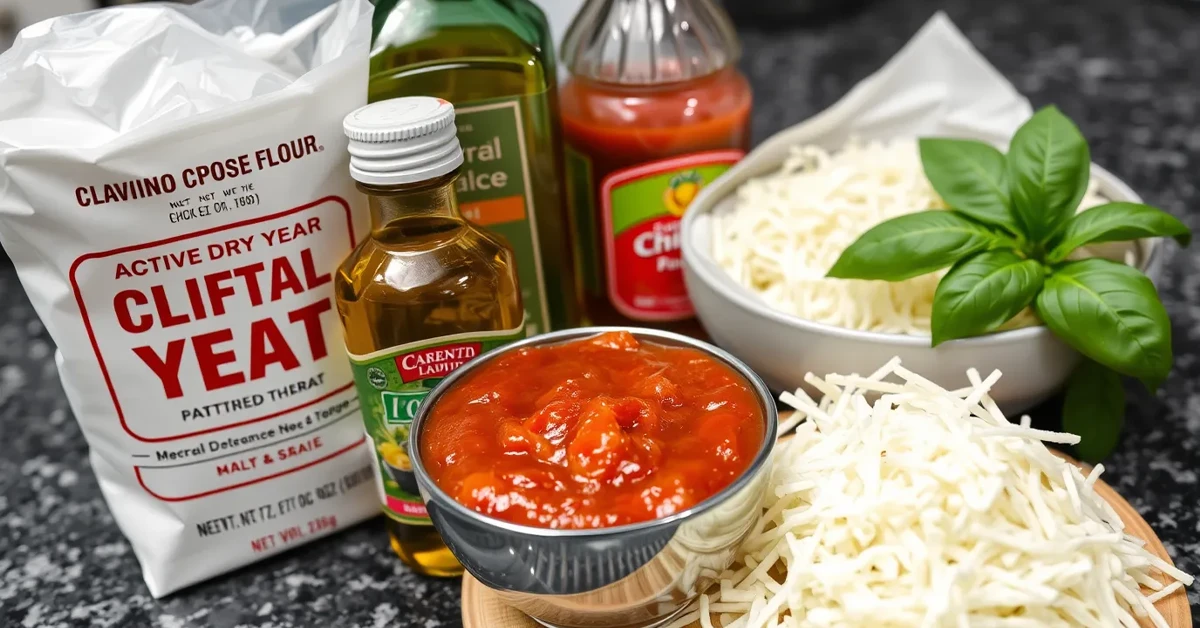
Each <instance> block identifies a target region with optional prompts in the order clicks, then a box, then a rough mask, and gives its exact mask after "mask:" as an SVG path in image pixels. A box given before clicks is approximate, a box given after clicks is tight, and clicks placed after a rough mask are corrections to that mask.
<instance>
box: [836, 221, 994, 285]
mask: <svg viewBox="0 0 1200 628" xmlns="http://www.w3.org/2000/svg"><path fill="white" fill-rule="evenodd" d="M999 242H1000V239H999V238H998V237H997V235H996V234H995V233H993V232H992V231H990V230H989V229H988V228H987V227H985V226H983V225H981V224H979V223H977V222H975V221H974V220H971V219H969V218H966V217H964V216H961V215H959V214H957V213H955V212H950V211H944V210H940V209H934V210H929V211H923V212H917V213H915V214H905V215H903V216H897V217H896V218H892V219H891V220H886V221H884V222H881V223H879V224H877V225H875V226H874V227H871V228H870V229H869V230H868V231H867V232H866V233H864V234H862V235H861V236H859V237H858V239H857V240H855V241H854V242H853V243H851V244H850V246H848V247H846V250H845V251H842V254H841V256H840V257H838V260H837V262H835V263H834V265H833V268H830V269H829V273H828V274H827V276H828V277H836V278H839V279H883V280H885V281H902V280H904V279H908V278H910V277H916V276H917V275H924V274H925V273H930V272H933V271H935V270H938V269H941V268H945V267H947V266H949V265H951V264H953V263H954V262H957V261H958V260H960V259H962V258H963V257H966V256H967V255H970V254H972V253H978V252H979V251H982V250H984V249H986V248H988V247H989V246H992V245H993V244H997V243H999Z"/></svg>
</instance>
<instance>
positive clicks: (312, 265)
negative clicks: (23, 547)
mask: <svg viewBox="0 0 1200 628" xmlns="http://www.w3.org/2000/svg"><path fill="white" fill-rule="evenodd" d="M370 21H371V5H370V4H369V3H368V2H367V1H366V0H340V1H338V2H331V0H208V1H206V2H201V3H199V4H197V5H194V6H191V7H188V6H182V5H165V4H163V5H147V6H130V7H124V8H115V9H106V10H103V11H96V12H91V13H85V14H81V15H75V16H69V17H63V18H58V19H54V20H49V21H46V22H42V23H40V24H36V25H34V26H31V27H29V28H27V29H25V31H24V32H23V33H22V34H21V36H20V38H19V39H18V40H17V42H16V44H15V45H14V46H13V48H12V49H10V50H9V51H8V52H6V53H4V54H3V55H0V241H2V242H3V245H4V248H5V249H6V250H7V251H8V254H9V256H10V257H11V258H12V260H13V262H14V263H15V265H16V268H17V274H18V275H19V276H20V279H21V283H22V284H23V285H24V287H25V290H26V292H27V293H28V294H29V299H30V301H32V302H33V306H34V308H36V310H37V313H38V315H39V316H40V317H41V319H42V321H43V322H44V323H45V325H46V328H47V329H48V330H49V332H50V335H51V336H52V337H53V338H54V341H55V343H56V344H57V345H58V353H57V354H56V356H55V357H56V360H57V362H58V369H59V373H60V374H61V375H62V382H63V386H64V388H65V389H66V392H67V397H68V399H69V401H70V403H71V408H72V409H73V410H74V412H75V416H76V417H77V419H78V420H79V424H80V426H81V427H82V429H83V433H84V435H85V436H86V437H87V441H88V444H89V445H90V447H91V463H92V468H93V469H95V472H96V476H97V478H98V479H99V483H100V488H101V490H102V491H103V492H104V497H105V498H106V499H107V501H108V504H109V507H110V508H111V509H112V513H113V517H114V518H115V519H116V521H117V524H118V525H119V526H120V527H121V530H122V531H123V532H124V533H125V536H126V537H128V539H129V541H130V542H131V543H132V544H133V548H134V551H135V553H136V554H137V557H138V560H139V561H140V562H141V564H142V569H143V572H144V574H145V578H146V583H147V584H148V585H149V587H150V592H151V593H152V594H153V595H154V596H156V597H157V596H161V595H164V594H166V593H170V592H171V591H175V590H177V589H179V588H181V587H184V586H187V585H189V584H192V583H195V582H198V581H200V580H203V579H205V578H209V577H211V576H214V575H216V574H219V573H222V572H225V571H228V570H231V569H234V568H236V567H238V566H241V565H244V564H246V563H249V562H252V561H255V560H258V559H260V558H263V557H266V556H269V555H271V554H275V553H278V552H281V551H283V550H286V549H288V548H289V547H293V546H295V545H298V544H300V543H304V542H307V541H310V540H312V539H315V538H317V537H319V536H323V535H326V534H329V533H330V532H332V531H334V530H337V529H340V528H345V527H347V526H349V525H350V524H352V523H354V522H356V521H359V520H361V519H363V518H365V517H367V516H369V515H372V514H374V513H376V512H377V511H378V505H377V503H376V498H375V493H374V486H373V485H372V483H371V482H372V481H373V480H372V475H371V468H370V466H369V459H368V453H369V449H368V445H367V444H366V441H365V440H364V436H363V430H362V422H361V419H360V418H359V414H358V401H357V398H356V396H355V391H354V387H353V386H352V380H351V373H350V369H349V367H348V364H347V361H346V356H345V353H344V349H343V345H342V341H341V336H340V331H339V329H340V328H339V323H338V320H337V311H336V309H335V307H334V304H333V283H332V281H331V277H330V273H331V272H332V271H333V270H334V269H335V268H336V266H337V264H338V263H339V262H340V261H341V259H342V258H343V257H344V256H345V254H346V253H347V252H348V251H349V250H350V249H351V248H352V246H353V244H354V242H355V240H356V238H359V237H361V236H362V234H363V233H364V232H365V229H366V228H367V224H366V215H365V207H360V206H359V204H360V200H359V198H360V197H359V196H358V195H357V194H358V193H357V192H356V191H355V189H354V188H353V186H352V183H351V181H350V178H349V176H348V174H347V157H346V139H345V138H344V136H343V134H342V130H341V121H342V117H343V116H344V115H345V114H346V113H347V112H349V111H351V110H353V109H355V108H356V107H358V106H360V105H362V104H364V103H365V101H366V81H367V54H368V46H369V43H370V31H371V25H370Z"/></svg>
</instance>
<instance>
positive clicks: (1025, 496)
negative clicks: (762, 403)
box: [672, 359, 1192, 628]
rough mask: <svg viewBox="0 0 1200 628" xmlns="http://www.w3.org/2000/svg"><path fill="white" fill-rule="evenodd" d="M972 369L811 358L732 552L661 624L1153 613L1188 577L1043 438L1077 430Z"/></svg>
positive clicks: (738, 627)
mask: <svg viewBox="0 0 1200 628" xmlns="http://www.w3.org/2000/svg"><path fill="white" fill-rule="evenodd" d="M968 375H969V377H970V381H971V382H972V384H973V385H972V386H971V387H970V388H966V389H963V390H955V391H948V390H945V389H942V388H940V387H939V386H937V385H936V384H934V383H932V382H930V381H928V380H926V379H925V378H923V377H921V376H919V375H917V374H915V373H913V372H911V371H908V370H907V369H904V368H903V367H901V366H900V363H899V360H898V359H894V360H892V361H891V362H889V363H888V364H887V365H885V366H884V367H883V368H881V369H880V370H879V371H877V372H876V373H874V374H873V375H871V376H870V377H865V378H864V377H859V376H841V375H829V376H827V377H826V378H825V379H820V378H816V377H813V376H812V375H811V374H810V375H809V376H808V378H807V381H808V382H809V383H810V384H811V385H812V386H814V387H815V388H817V389H818V390H820V391H822V392H823V393H824V398H823V399H822V401H821V402H820V403H819V404H818V403H815V402H813V401H812V399H811V398H809V397H808V396H807V395H806V394H805V393H804V392H803V391H802V390H797V391H796V392H795V393H794V394H786V393H785V394H784V395H783V396H782V397H781V399H782V401H784V402H785V403H787V404H789V405H791V406H793V407H795V408H796V409H797V410H798V412H797V413H796V414H795V415H793V417H792V419H790V420H789V421H787V425H783V426H781V428H780V430H781V431H780V433H784V431H785V430H787V429H790V428H791V427H792V426H795V425H796V424H797V423H799V425H798V427H797V428H796V434H795V436H794V437H793V438H792V439H791V440H790V441H783V442H781V443H780V445H779V447H778V450H777V451H776V455H775V462H774V468H773V475H772V478H771V482H770V485H771V488H770V489H769V491H770V492H769V494H768V496H767V500H766V512H765V514H764V515H763V518H762V521H760V522H759V524H758V526H757V527H756V528H755V529H754V530H753V531H752V533H751V536H750V537H749V539H748V540H747V541H746V543H745V544H744V546H743V547H742V550H741V557H742V558H741V562H740V563H739V566H740V568H738V569H737V570H736V571H727V572H726V573H724V574H722V576H721V582H720V589H719V590H715V591H712V592H710V593H707V594H705V595H702V596H701V598H700V600H699V602H698V603H697V604H696V605H694V607H693V608H692V609H691V610H690V611H689V612H687V613H686V614H685V615H684V616H683V617H680V618H679V619H678V620H677V621H676V622H674V623H673V624H672V626H674V627H679V626H685V625H687V624H689V623H690V622H694V621H696V620H699V621H700V622H701V624H702V625H703V626H704V627H705V628H711V627H712V626H716V625H720V626H723V627H724V628H759V627H775V626H794V627H800V626H805V627H808V626H813V627H818V626H819V627H835V626H836V627H855V626H864V627H870V628H877V627H878V628H882V627H892V626H906V627H907V626H912V627H917V626H921V627H925V626H928V627H941V626H947V627H955V628H960V627H963V628H965V627H968V626H970V627H972V628H981V627H983V628H986V627H991V626H996V627H999V626H1011V627H1023V626H1028V627H1031V628H1032V627H1043V626H1085V627H1088V628H1092V627H1110V626H1111V627H1120V626H1124V627H1126V628H1136V627H1137V626H1138V623H1137V621H1136V619H1135V618H1137V617H1150V618H1151V619H1152V620H1153V623H1154V624H1155V625H1156V626H1159V627H1160V628H1166V627H1167V624H1166V623H1165V622H1164V620H1163V618H1162V616H1161V615H1160V614H1159V613H1158V611H1157V610H1155V608H1154V602H1156V601H1157V600H1159V599H1161V598H1162V597H1164V596H1167V595H1171V594H1173V593H1175V592H1176V591H1178V590H1179V589H1181V588H1182V587H1184V586H1186V585H1190V584H1191V583H1192V577H1191V576H1189V575H1187V574H1185V573H1183V572H1182V571H1180V570H1178V569H1176V568H1175V567H1173V566H1171V565H1170V564H1168V563H1167V562H1165V561H1163V560H1161V559H1159V558H1158V557H1156V556H1154V555H1152V554H1151V553H1149V552H1148V551H1146V550H1145V549H1144V548H1143V545H1144V542H1143V541H1142V540H1140V539H1137V538H1134V537H1132V536H1130V535H1128V534H1125V533H1124V532H1123V527H1124V525H1123V523H1122V522H1121V519H1120V517H1119V516H1118V515H1117V514H1116V513H1115V512H1114V511H1113V510H1112V508H1111V507H1110V506H1109V505H1108V504H1107V503H1106V502H1105V501H1104V500H1103V499H1102V498H1101V497H1099V496H1098V495H1097V494H1096V492H1095V491H1094V487H1095V483H1096V481H1097V478H1098V477H1099V475H1100V473H1101V472H1102V471H1103V467H1102V466H1099V465H1098V466H1096V467H1095V468H1094V469H1093V470H1092V471H1091V472H1090V473H1088V474H1087V476H1086V477H1085V476H1084V475H1083V474H1082V473H1081V471H1080V470H1079V468H1078V467H1076V466H1075V465H1072V464H1069V463H1067V462H1065V461H1064V460H1062V459H1061V458H1059V457H1057V456H1055V455H1054V454H1053V453H1051V452H1050V450H1049V449H1047V448H1046V446H1045V445H1044V444H1043V441H1045V442H1052V443H1064V444H1071V443H1076V442H1078V440H1079V439H1078V437H1076V436H1073V435H1070V434H1060V433H1055V432H1046V431H1040V430H1035V429H1031V428H1030V427H1029V425H1028V418H1027V417H1026V418H1025V419H1023V420H1022V423H1021V424H1020V425H1014V424H1012V423H1009V422H1008V421H1007V420H1006V419H1005V418H1004V415H1003V414H1001V413H1000V410H999V408H997V407H996V404H995V403H994V402H993V401H992V400H991V399H990V398H989V397H988V394H987V393H988V390H989V388H990V387H991V386H992V385H993V384H995V382H996V380H998V379H999V377H1000V373H999V372H994V373H992V375H991V376H990V377H988V378H987V379H985V380H980V378H979V374H978V373H977V372H974V371H971V372H969V373H968ZM889 378H890V379H891V380H893V381H894V380H896V379H898V380H899V381H900V382H902V383H893V381H885V380H888V379H889ZM869 399H874V401H869ZM1156 572H1157V573H1160V574H1165V575H1166V576H1167V577H1168V578H1167V579H1169V580H1170V581H1171V582H1170V584H1168V585H1166V586H1164V585H1163V584H1162V583H1161V582H1160V581H1159V580H1158V579H1157V578H1155V577H1154V574H1155V573H1156ZM1143 587H1144V588H1143ZM1178 594H1179V595H1183V592H1182V591H1179V593H1178ZM712 615H715V616H716V619H717V621H716V622H714V621H713V618H712Z"/></svg>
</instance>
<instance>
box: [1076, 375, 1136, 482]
mask: <svg viewBox="0 0 1200 628" xmlns="http://www.w3.org/2000/svg"><path fill="white" fill-rule="evenodd" d="M1124 423H1125V390H1124V389H1123V388H1121V377H1120V376H1119V375H1117V374H1116V373H1115V372H1113V371H1112V369H1109V368H1106V367H1104V366H1102V365H1100V364H1097V363H1095V362H1093V361H1091V360H1084V361H1083V362H1082V363H1081V364H1080V365H1079V366H1077V367H1075V372H1073V373H1071V378H1070V379H1069V380H1067V395H1066V398H1065V399H1064V400H1063V430H1064V431H1067V432H1070V433H1072V434H1075V435H1077V436H1079V439H1080V440H1079V444H1077V445H1075V453H1076V454H1077V455H1078V456H1079V457H1080V458H1081V459H1082V460H1084V461H1086V462H1091V463H1096V462H1100V461H1101V460H1104V459H1105V458H1107V457H1108V455H1109V454H1111V453H1112V451H1113V450H1114V449H1116V447H1117V441H1118V440H1120V438H1121V427H1122V425H1124Z"/></svg>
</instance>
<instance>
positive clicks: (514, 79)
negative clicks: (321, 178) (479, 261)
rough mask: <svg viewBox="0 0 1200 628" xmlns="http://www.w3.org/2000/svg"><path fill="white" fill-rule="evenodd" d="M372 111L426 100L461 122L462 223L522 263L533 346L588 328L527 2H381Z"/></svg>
mask: <svg viewBox="0 0 1200 628" xmlns="http://www.w3.org/2000/svg"><path fill="white" fill-rule="evenodd" d="M370 68H371V70H370V71H371V79H370V86H369V91H368V101H369V102H375V101H378V100H386V99H389V98H396V97H401V96H412V95H426V96H436V97H439V98H444V99H445V100H448V101H450V102H451V103H452V104H453V105H454V108H455V111H456V112H457V123H458V138H459V142H460V143H461V144H462V148H463V154H464V157H465V160H466V161H465V163H464V164H463V168H462V176H460V177H459V179H458V182H457V184H456V189H457V193H458V198H459V203H460V207H461V209H462V213H463V215H464V216H465V217H466V218H467V219H468V220H470V221H471V222H473V223H475V224H477V225H479V226H481V227H484V228H485V229H488V230H490V231H492V232H494V233H497V234H500V235H502V236H504V238H506V239H507V240H508V242H509V244H511V245H512V248H513V250H514V251H515V253H516V262H517V272H518V274H519V277H520V281H521V296H522V299H523V302H524V304H525V310H526V324H527V330H528V333H529V334H530V335H533V334H536V333H540V332H544V331H547V330H550V329H562V328H567V327H576V326H578V325H579V324H580V320H579V316H580V311H581V306H580V304H579V300H580V295H579V293H578V292H577V291H576V277H575V267H574V259H573V257H572V250H571V237H570V233H571V231H570V229H569V228H568V224H567V220H568V219H567V212H566V208H565V196H564V182H563V176H562V159H561V150H562V149H561V144H560V141H559V137H560V135H559V134H560V129H559V119H558V100H557V94H556V91H557V89H556V87H557V86H556V79H555V67H554V51H553V44H552V42H551V38H550V30H549V27H548V26H547V23H546V19H545V16H544V15H543V14H542V12H541V10H540V9H538V8H537V6H536V5H534V4H533V3H532V2H530V1H529V0H378V2H376V6H375V17H374V33H373V44H372V47H371V66H370Z"/></svg>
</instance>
